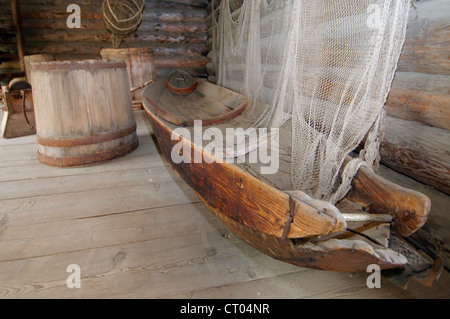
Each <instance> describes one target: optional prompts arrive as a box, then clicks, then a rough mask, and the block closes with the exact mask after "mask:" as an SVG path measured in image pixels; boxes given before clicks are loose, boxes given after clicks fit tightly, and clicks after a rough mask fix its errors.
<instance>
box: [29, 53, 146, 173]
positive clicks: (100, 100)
mask: <svg viewBox="0 0 450 319" xmlns="http://www.w3.org/2000/svg"><path fill="white" fill-rule="evenodd" d="M31 70H32V71H31V72H32V83H31V84H32V87H33V99H34V107H35V116H36V133H37V141H38V144H39V151H38V158H39V160H40V161H41V162H42V163H44V164H47V165H52V166H61V167H66V166H81V165H89V164H95V163H100V162H103V161H106V160H109V159H112V158H115V157H118V156H121V155H124V154H126V153H128V152H130V151H132V150H134V149H135V148H136V147H137V146H138V137H137V134H136V121H135V117H134V112H133V108H132V101H131V96H130V85H129V81H128V73H127V67H126V64H125V62H123V61H113V60H111V61H106V60H86V61H64V62H61V61H55V62H38V63H32V64H31Z"/></svg>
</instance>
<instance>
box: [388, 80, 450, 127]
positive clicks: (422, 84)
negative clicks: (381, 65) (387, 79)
mask: <svg viewBox="0 0 450 319" xmlns="http://www.w3.org/2000/svg"><path fill="white" fill-rule="evenodd" d="M386 111H387V113H388V115H391V116H394V117H398V118H401V119H405V120H410V121H414V122H419V123H423V124H427V125H431V126H435V127H438V128H442V129H446V130H450V76H448V75H436V74H423V73H414V72H397V73H396V74H395V78H394V81H393V83H392V88H391V91H390V93H389V96H388V99H387V101H386Z"/></svg>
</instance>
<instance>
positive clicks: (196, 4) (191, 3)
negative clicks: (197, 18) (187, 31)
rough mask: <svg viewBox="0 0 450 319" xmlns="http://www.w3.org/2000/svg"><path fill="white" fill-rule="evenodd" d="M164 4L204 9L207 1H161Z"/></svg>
mask: <svg viewBox="0 0 450 319" xmlns="http://www.w3.org/2000/svg"><path fill="white" fill-rule="evenodd" d="M163 1H165V2H171V3H178V4H185V5H189V6H194V7H200V8H206V7H207V6H208V3H209V1H208V0H163Z"/></svg>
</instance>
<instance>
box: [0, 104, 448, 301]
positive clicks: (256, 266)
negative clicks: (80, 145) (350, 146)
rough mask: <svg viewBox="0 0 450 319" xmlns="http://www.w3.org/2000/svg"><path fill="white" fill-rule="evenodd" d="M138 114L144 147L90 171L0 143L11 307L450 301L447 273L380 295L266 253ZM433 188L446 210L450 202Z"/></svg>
mask: <svg viewBox="0 0 450 319" xmlns="http://www.w3.org/2000/svg"><path fill="white" fill-rule="evenodd" d="M135 115H136V121H137V124H138V130H137V131H138V135H139V141H140V145H139V147H138V148H137V149H136V150H134V151H133V152H131V153H129V154H127V155H125V156H123V157H120V158H116V159H113V160H110V161H108V162H105V163H101V164H97V165H92V166H87V167H80V168H64V169H63V168H55V167H49V166H45V165H43V164H41V163H40V162H39V161H38V160H37V156H36V150H37V143H36V137H35V136H26V137H21V138H16V139H11V140H2V139H0V298H423V297H427V298H448V297H449V291H450V288H449V287H450V285H449V282H450V279H449V275H448V272H445V273H444V275H443V276H442V279H441V281H439V282H438V283H437V284H436V285H435V287H432V288H423V287H421V286H418V285H416V284H415V283H411V284H410V288H409V289H408V290H403V289H401V288H399V287H397V286H394V285H393V284H391V283H390V282H388V281H386V280H383V282H382V288H381V289H369V288H367V285H366V279H367V276H368V274H365V273H360V274H350V273H337V272H323V271H318V270H311V269H306V268H300V267H296V266H293V265H289V264H286V263H283V262H280V261H276V260H274V259H272V258H270V257H268V256H266V255H263V254H261V253H260V252H258V251H256V250H255V249H253V248H252V247H250V246H249V245H247V244H246V243H245V242H243V241H242V240H240V239H239V238H237V237H236V236H234V235H232V234H231V235H230V234H229V233H228V231H226V229H225V228H224V226H223V225H222V224H221V223H220V222H218V220H217V219H216V218H215V217H213V215H212V214H210V213H209V211H208V210H207V209H206V208H205V207H204V205H203V204H202V203H200V202H199V199H198V197H197V196H196V195H195V194H194V193H193V191H192V190H191V189H190V188H189V187H188V186H187V185H186V184H185V183H184V182H183V181H182V180H181V178H180V177H178V176H177V175H176V174H175V173H174V172H173V171H172V170H171V169H170V167H169V166H168V165H167V162H166V161H165V160H163V159H162V157H161V155H160V153H159V150H158V146H157V144H156V142H155V140H154V139H153V138H152V137H151V135H150V134H151V128H150V126H149V123H148V121H147V120H146V118H145V115H144V113H143V112H142V111H137V112H135ZM388 174H390V171H388ZM395 176H396V175H395V174H394V175H393V176H391V177H392V178H394V179H395V178H396V177H395ZM392 178H390V179H392ZM417 187H419V188H420V187H421V186H420V185H419V186H417ZM428 191H430V192H431V195H432V196H434V197H433V201H436V204H435V206H434V209H435V210H436V212H437V213H438V214H443V213H446V212H447V210H448V206H447V204H446V203H448V202H446V200H447V199H448V197H445V198H441V197H439V196H438V195H436V193H434V191H433V190H428ZM438 221H439V219H436V221H433V223H437V222H438ZM446 223H447V222H446V221H445V223H444V224H445V225H447V224H446ZM443 233H445V232H443ZM447 234H448V232H447ZM444 235H445V234H444ZM70 264H78V265H79V266H80V268H81V288H80V289H69V288H68V287H67V285H66V279H67V277H68V276H69V273H67V272H66V269H67V266H68V265H70Z"/></svg>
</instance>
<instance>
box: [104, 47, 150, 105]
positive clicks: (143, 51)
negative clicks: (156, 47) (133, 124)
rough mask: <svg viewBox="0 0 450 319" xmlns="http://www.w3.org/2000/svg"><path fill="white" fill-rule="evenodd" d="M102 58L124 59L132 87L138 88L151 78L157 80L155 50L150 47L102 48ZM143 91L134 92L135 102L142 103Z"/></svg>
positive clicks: (136, 103)
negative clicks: (154, 60)
mask: <svg viewBox="0 0 450 319" xmlns="http://www.w3.org/2000/svg"><path fill="white" fill-rule="evenodd" d="M100 54H101V56H102V59H105V60H124V61H125V62H126V64H127V70H128V76H129V78H130V87H131V88H136V87H139V86H140V85H142V84H144V83H147V82H148V81H151V80H156V71H155V63H154V62H153V50H152V49H150V48H123V49H102V50H101V51H100ZM141 95H142V92H141V91H136V92H134V93H132V99H133V104H135V105H136V106H138V107H139V106H140V105H142V100H141Z"/></svg>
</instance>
